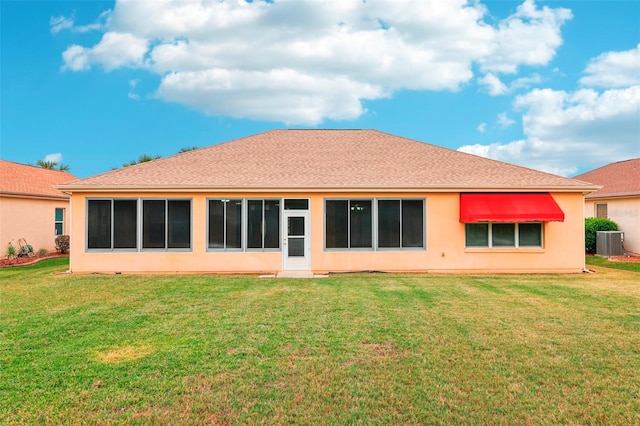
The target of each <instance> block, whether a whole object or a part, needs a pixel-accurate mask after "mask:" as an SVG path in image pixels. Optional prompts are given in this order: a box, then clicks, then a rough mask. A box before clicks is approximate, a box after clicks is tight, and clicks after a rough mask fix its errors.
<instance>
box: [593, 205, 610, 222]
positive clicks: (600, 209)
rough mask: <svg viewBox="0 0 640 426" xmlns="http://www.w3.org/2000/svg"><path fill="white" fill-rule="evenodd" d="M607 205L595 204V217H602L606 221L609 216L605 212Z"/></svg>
mask: <svg viewBox="0 0 640 426" xmlns="http://www.w3.org/2000/svg"><path fill="white" fill-rule="evenodd" d="M607 210H608V209H607V204H606V203H604V204H596V217H602V218H604V219H607V218H608V217H609V216H608V215H609V212H608V211H607Z"/></svg>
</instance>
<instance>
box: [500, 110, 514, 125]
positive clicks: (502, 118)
mask: <svg viewBox="0 0 640 426" xmlns="http://www.w3.org/2000/svg"><path fill="white" fill-rule="evenodd" d="M514 123H515V120H513V119H511V118H509V116H507V113H505V112H501V113H500V114H498V124H500V128H502V129H506V128H507V127H509V126H511V125H513V124H514Z"/></svg>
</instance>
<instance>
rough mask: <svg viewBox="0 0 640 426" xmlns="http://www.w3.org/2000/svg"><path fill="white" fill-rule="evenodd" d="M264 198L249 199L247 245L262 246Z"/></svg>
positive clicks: (251, 246)
mask: <svg viewBox="0 0 640 426" xmlns="http://www.w3.org/2000/svg"><path fill="white" fill-rule="evenodd" d="M262 204H263V200H249V201H247V247H248V248H262V214H263V210H262Z"/></svg>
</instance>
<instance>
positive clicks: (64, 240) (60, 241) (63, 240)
mask: <svg viewBox="0 0 640 426" xmlns="http://www.w3.org/2000/svg"><path fill="white" fill-rule="evenodd" d="M56 250H58V251H59V252H60V253H61V254H64V253H66V252H68V251H69V236H68V235H58V236H57V237H56Z"/></svg>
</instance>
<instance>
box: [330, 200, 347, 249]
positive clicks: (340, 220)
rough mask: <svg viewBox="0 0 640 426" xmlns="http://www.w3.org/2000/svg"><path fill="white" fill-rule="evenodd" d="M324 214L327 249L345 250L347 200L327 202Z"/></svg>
mask: <svg viewBox="0 0 640 426" xmlns="http://www.w3.org/2000/svg"><path fill="white" fill-rule="evenodd" d="M325 214H326V216H325V230H326V244H327V248H347V247H348V234H349V202H348V201H347V200H327V202H326V212H325Z"/></svg>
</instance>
